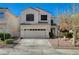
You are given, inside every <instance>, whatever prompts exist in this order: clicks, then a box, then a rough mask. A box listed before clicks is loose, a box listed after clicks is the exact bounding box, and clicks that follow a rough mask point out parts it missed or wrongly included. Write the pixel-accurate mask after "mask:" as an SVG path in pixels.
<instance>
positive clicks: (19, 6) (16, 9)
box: [0, 3, 72, 16]
mask: <svg viewBox="0 0 79 59" xmlns="http://www.w3.org/2000/svg"><path fill="white" fill-rule="evenodd" d="M71 6H72V4H69V3H0V7H4V8H9V10H10V12H11V13H13V14H15V15H16V16H19V15H20V13H21V11H22V10H24V9H26V8H28V7H33V8H36V7H39V8H42V9H44V10H46V11H48V12H50V13H51V14H52V15H54V16H56V15H57V12H56V8H58V10H59V12H60V13H62V12H63V10H65V9H69V10H70V8H71Z"/></svg>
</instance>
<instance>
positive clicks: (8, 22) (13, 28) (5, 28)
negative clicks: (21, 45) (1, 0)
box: [0, 8, 19, 36]
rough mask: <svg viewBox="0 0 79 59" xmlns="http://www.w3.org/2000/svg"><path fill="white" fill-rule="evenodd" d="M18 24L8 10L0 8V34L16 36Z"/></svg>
mask: <svg viewBox="0 0 79 59" xmlns="http://www.w3.org/2000/svg"><path fill="white" fill-rule="evenodd" d="M18 30H19V22H18V20H17V17H16V16H14V15H12V14H11V13H10V11H9V9H8V8H0V32H8V33H10V34H11V36H18Z"/></svg>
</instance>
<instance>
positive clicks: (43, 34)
mask: <svg viewBox="0 0 79 59" xmlns="http://www.w3.org/2000/svg"><path fill="white" fill-rule="evenodd" d="M23 37H28V38H39V37H40V38H45V37H46V31H24V35H23Z"/></svg>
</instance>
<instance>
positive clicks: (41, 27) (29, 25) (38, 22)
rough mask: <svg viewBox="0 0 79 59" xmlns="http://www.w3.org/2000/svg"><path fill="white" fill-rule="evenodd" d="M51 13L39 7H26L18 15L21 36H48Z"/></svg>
mask: <svg viewBox="0 0 79 59" xmlns="http://www.w3.org/2000/svg"><path fill="white" fill-rule="evenodd" d="M51 17H52V15H51V14H50V13H48V12H47V11H44V10H42V9H40V8H28V9H26V10H24V11H23V12H22V13H21V15H20V37H21V38H49V32H50V28H51V24H50V21H51Z"/></svg>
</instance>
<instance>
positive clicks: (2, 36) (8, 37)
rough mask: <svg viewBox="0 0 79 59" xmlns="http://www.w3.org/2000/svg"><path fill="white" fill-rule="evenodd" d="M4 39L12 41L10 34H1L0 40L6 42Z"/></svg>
mask: <svg viewBox="0 0 79 59" xmlns="http://www.w3.org/2000/svg"><path fill="white" fill-rule="evenodd" d="M4 35H5V36H4ZM4 37H5V39H10V38H11V35H10V34H9V33H0V38H1V40H2V41H4Z"/></svg>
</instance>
